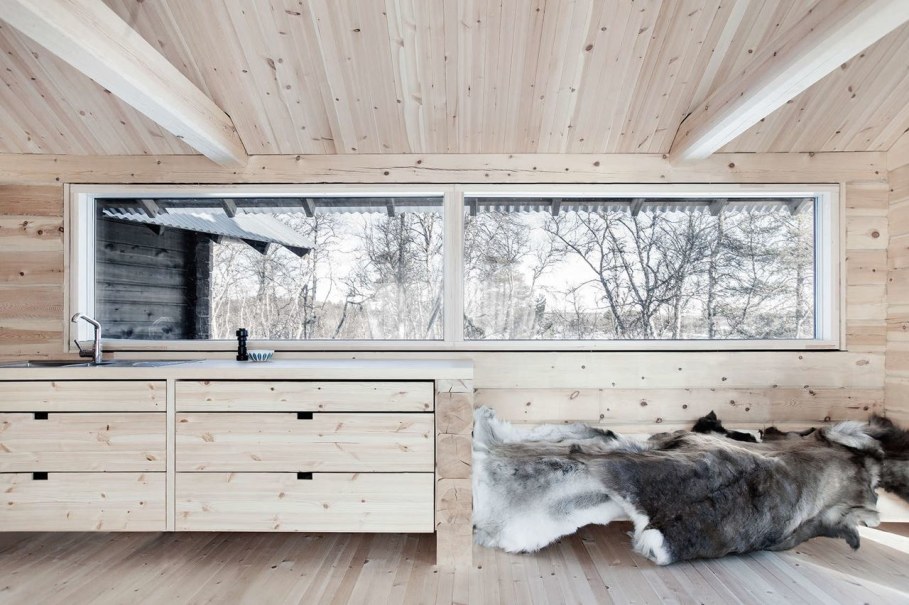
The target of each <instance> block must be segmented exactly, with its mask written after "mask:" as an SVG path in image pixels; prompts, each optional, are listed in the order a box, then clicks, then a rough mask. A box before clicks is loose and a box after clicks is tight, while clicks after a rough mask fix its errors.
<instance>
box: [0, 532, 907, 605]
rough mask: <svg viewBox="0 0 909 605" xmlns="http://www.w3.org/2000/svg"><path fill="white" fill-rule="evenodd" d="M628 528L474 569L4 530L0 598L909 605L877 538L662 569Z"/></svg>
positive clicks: (390, 539)
mask: <svg viewBox="0 0 909 605" xmlns="http://www.w3.org/2000/svg"><path fill="white" fill-rule="evenodd" d="M629 528H630V526H629V525H627V524H623V523H616V524H613V525H610V526H608V527H595V526H591V527H586V528H584V529H582V530H581V531H580V532H578V534H576V535H574V536H571V537H570V538H566V539H564V540H562V541H561V542H559V543H557V544H554V545H552V546H550V547H549V548H547V549H544V550H543V551H541V552H539V553H536V554H533V555H510V554H507V553H504V552H500V551H493V550H488V549H483V548H480V547H476V548H475V551H474V560H475V563H474V566H473V567H472V568H471V569H469V570H454V569H447V568H439V567H436V566H435V565H433V560H434V557H435V553H434V550H433V549H434V542H433V539H432V536H428V535H382V534H378V535H357V534H240V533H237V534H217V533H176V534H141V533H133V534H102V533H81V534H64V533H60V534H51V533H38V534H9V535H6V536H2V537H0V604H3V605H5V604H8V603H9V604H19V603H23V604H31V603H42V604H48V605H51V604H54V603H61V604H62V603H67V604H72V603H100V604H106V603H118V604H120V603H142V604H143V605H145V604H151V605H154V604H157V603H161V604H167V605H171V604H182V603H199V604H202V603H231V604H233V603H250V604H255V605H261V604H270V603H275V604H279V603H305V604H310V603H320V604H321V603H335V604H339V605H340V604H345V603H369V604H380V605H397V604H398V603H407V604H420V603H428V604H433V603H435V604H441V605H444V604H448V603H461V604H467V603H471V604H475V603H476V604H480V603H489V604H499V603H502V604H511V603H514V604H521V605H524V604H531V603H538V604H541V605H547V604H550V603H583V604H586V603H592V604H593V603H596V604H600V603H660V604H663V603H717V604H727V603H743V604H750V603H755V604H760V605H767V604H768V603H777V602H785V603H818V604H820V603H851V602H855V603H888V604H889V603H909V555H907V554H906V553H905V552H902V551H900V550H897V549H894V548H891V547H888V546H886V545H884V544H881V543H878V542H874V541H871V540H863V542H862V547H861V548H860V549H859V550H858V551H855V552H853V551H852V550H851V549H850V548H849V547H848V546H847V545H846V543H845V542H843V541H837V540H832V539H827V538H818V539H815V540H811V541H809V542H806V543H804V544H801V545H799V546H798V547H796V548H794V549H792V550H789V551H785V552H761V553H752V554H748V555H742V556H732V557H726V558H723V559H717V560H711V561H694V562H687V563H679V564H676V565H670V566H667V567H658V566H656V565H653V564H652V563H651V562H650V561H647V560H646V559H643V558H641V557H640V556H638V555H636V554H634V553H632V552H631V549H630V539H629V537H628V535H627V532H628V530H629ZM895 529H897V530H904V529H905V528H895Z"/></svg>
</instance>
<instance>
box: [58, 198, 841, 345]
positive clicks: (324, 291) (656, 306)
mask: <svg viewBox="0 0 909 605" xmlns="http://www.w3.org/2000/svg"><path fill="white" fill-rule="evenodd" d="M838 203H839V202H838V199H837V192H836V190H835V189H833V188H829V187H792V186H781V187H773V186H768V185H763V186H756V187H752V188H747V187H744V186H743V187H726V188H720V187H712V186H685V187H681V186H677V187H658V186H642V187H640V188H636V187H633V186H546V187H534V186H516V187H509V186H505V185H501V186H495V187H482V188H480V187H476V188H474V187H472V186H468V185H463V186H438V187H397V188H393V189H392V190H391V191H389V188H382V187H374V188H373V187H368V186H359V187H340V186H338V187H321V188H318V189H316V188H312V187H290V186H275V187H255V188H254V187H231V188H224V189H219V188H218V187H215V186H212V187H202V186H200V187H192V188H182V187H181V188H180V189H179V190H178V191H169V190H168V189H167V187H165V186H161V187H141V188H140V187H135V188H130V187H119V188H115V187H113V186H94V187H93V186H84V187H80V188H74V190H73V195H72V198H71V200H70V204H71V206H70V215H71V217H72V225H71V227H72V231H71V232H72V233H75V236H74V242H75V245H74V246H73V247H72V250H73V255H72V257H71V261H70V267H71V280H70V281H71V284H72V287H73V291H72V295H71V296H70V307H71V308H70V309H68V312H75V311H79V312H83V313H87V314H90V315H93V316H95V317H96V318H97V319H98V320H99V321H100V322H101V323H102V325H103V326H104V335H105V339H106V340H107V344H108V346H109V347H113V348H117V347H121V348H125V349H129V348H144V347H149V348H160V347H162V346H173V345H174V343H180V344H179V346H180V347H182V348H185V349H193V348H197V349H203V348H205V349H212V348H214V349H226V348H229V347H230V346H232V341H233V339H234V334H235V331H236V330H237V329H238V328H241V327H243V328H246V329H247V330H249V333H250V338H251V339H252V340H253V341H260V342H264V343H269V346H275V348H290V349H293V348H301V349H307V348H316V349H319V348H325V349H344V348H351V349H369V348H374V349H409V348H415V349H429V350H446V349H449V350H458V349H463V350H470V349H481V350H482V349H528V350H532V349H540V348H543V349H597V348H606V349H610V348H611V349H624V348H627V349H635V348H645V349H646V348H685V347H688V346H692V347H693V348H703V346H704V345H707V346H708V348H805V347H809V346H810V347H828V348H833V347H835V346H837V344H838V338H837V334H838V333H839V309H838V302H837V301H838V299H839V294H838V290H839V278H838V275H839V252H838V248H837V246H838V237H837V229H838V227H837V225H836V217H837V215H838V212H837V206H838ZM71 329H72V330H74V333H73V337H74V338H77V339H85V338H87V337H88V334H87V332H85V331H84V330H86V329H87V325H86V326H73V327H71ZM75 330H83V331H80V332H75ZM155 343H161V344H160V345H158V346H156V345H155ZM167 343H170V345H167ZM193 343H195V344H193ZM686 343H688V344H686ZM698 343H700V344H698ZM709 343H712V344H709Z"/></svg>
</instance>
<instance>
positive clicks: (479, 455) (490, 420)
mask: <svg viewBox="0 0 909 605" xmlns="http://www.w3.org/2000/svg"><path fill="white" fill-rule="evenodd" d="M529 441H533V442H551V443H566V442H570V443H578V444H583V443H585V442H587V441H602V437H600V436H597V437H593V438H592V437H590V430H589V428H587V427H586V426H584V425H581V424H575V425H564V426H562V425H547V426H538V427H534V428H532V429H524V428H518V427H515V426H514V425H512V424H511V423H508V422H504V421H502V420H499V419H498V418H496V417H495V414H494V412H493V411H492V410H490V409H488V408H480V409H478V410H477V411H476V412H475V425H474V446H473V498H474V507H473V510H474V525H475V526H476V527H477V528H478V533H477V536H476V539H477V542H478V543H480V544H482V545H483V546H487V547H492V548H501V549H503V550H505V551H507V552H533V551H537V550H539V549H541V548H543V547H544V546H546V545H548V544H551V543H552V542H554V541H555V540H557V539H558V538H561V537H562V536H566V535H569V534H572V533H574V532H576V531H577V530H578V529H580V528H581V527H583V526H585V525H589V524H591V523H597V524H604V525H605V524H608V523H610V522H611V521H614V520H615V519H617V518H621V517H623V516H624V510H623V508H622V507H621V506H620V505H619V504H617V503H615V502H613V501H607V502H604V503H602V504H600V505H598V506H594V507H589V508H585V509H580V510H577V511H574V513H572V514H570V515H567V516H560V517H554V516H553V515H552V514H551V513H550V511H551V510H552V509H553V508H554V507H556V506H557V505H558V503H559V502H560V501H563V500H566V499H571V498H573V497H575V496H581V495H585V494H590V493H596V492H602V491H603V486H602V484H601V483H600V482H599V481H597V480H596V479H594V478H593V477H592V476H589V475H582V476H576V477H572V478H569V479H566V480H565V482H564V483H563V484H561V485H560V486H559V489H558V490H557V491H552V492H549V493H541V494H539V497H537V498H532V499H528V501H525V502H521V503H519V504H518V505H517V508H516V505H515V503H513V502H509V501H508V500H507V498H506V494H504V493H503V492H502V490H501V489H500V486H497V485H495V484H494V482H493V481H492V480H491V478H490V477H489V473H488V466H487V464H486V461H487V457H488V455H489V454H488V452H489V447H490V446H492V445H494V444H496V443H502V444H509V443H526V442H529ZM483 528H489V529H493V530H494V531H487V532H483V531H482V529H483Z"/></svg>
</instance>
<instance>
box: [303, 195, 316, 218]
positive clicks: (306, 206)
mask: <svg viewBox="0 0 909 605" xmlns="http://www.w3.org/2000/svg"><path fill="white" fill-rule="evenodd" d="M300 203H301V204H302V205H303V212H305V213H306V217H307V218H312V217H314V216H315V215H316V203H315V202H313V201H312V200H311V199H309V198H308V197H305V198H303V199H301V200H300Z"/></svg>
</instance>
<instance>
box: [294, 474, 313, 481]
mask: <svg viewBox="0 0 909 605" xmlns="http://www.w3.org/2000/svg"><path fill="white" fill-rule="evenodd" d="M297 480H298V481H312V473H297Z"/></svg>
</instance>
